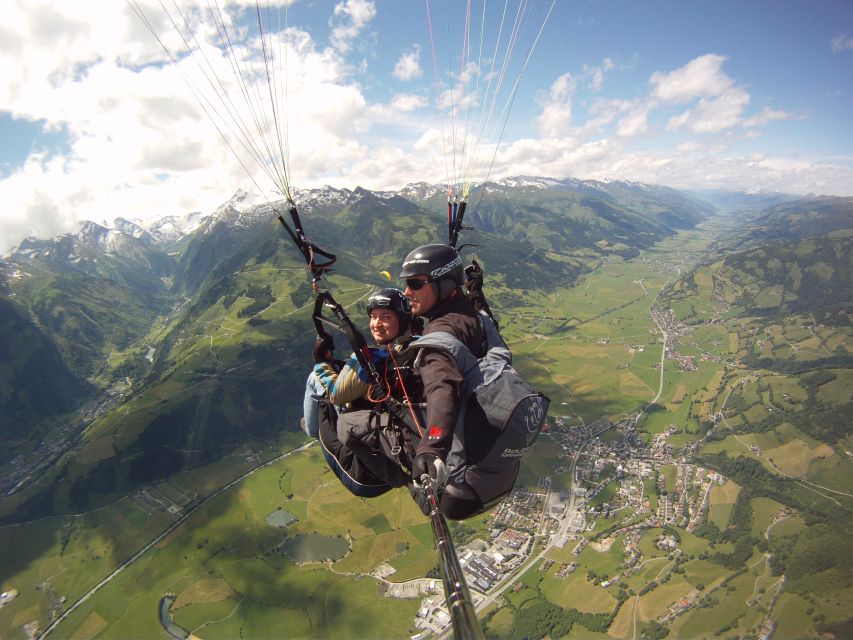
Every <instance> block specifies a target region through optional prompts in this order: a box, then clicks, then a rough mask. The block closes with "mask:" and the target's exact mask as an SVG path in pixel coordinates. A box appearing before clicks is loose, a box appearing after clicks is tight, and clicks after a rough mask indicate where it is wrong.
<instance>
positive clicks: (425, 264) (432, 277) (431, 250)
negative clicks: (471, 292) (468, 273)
mask: <svg viewBox="0 0 853 640" xmlns="http://www.w3.org/2000/svg"><path fill="white" fill-rule="evenodd" d="M412 276H427V277H428V278H429V281H430V282H438V283H439V286H438V298H439V300H443V299H444V298H446V297H447V296H449V295H450V292H451V291H453V290H454V289H456V287H460V286H462V282H464V280H465V273H464V271H463V269H462V258H460V257H459V254H458V253H457V252H456V249H454V248H453V247H451V246H450V245H449V244H425V245H424V246H422V247H418V248H417V249H415V250H414V251H412V252H411V253H409V255H407V256H406V258H405V259H404V260H403V268H402V270H401V271H400V277H401V278H410V277H412ZM445 282H446V283H447V284H444V283H445Z"/></svg>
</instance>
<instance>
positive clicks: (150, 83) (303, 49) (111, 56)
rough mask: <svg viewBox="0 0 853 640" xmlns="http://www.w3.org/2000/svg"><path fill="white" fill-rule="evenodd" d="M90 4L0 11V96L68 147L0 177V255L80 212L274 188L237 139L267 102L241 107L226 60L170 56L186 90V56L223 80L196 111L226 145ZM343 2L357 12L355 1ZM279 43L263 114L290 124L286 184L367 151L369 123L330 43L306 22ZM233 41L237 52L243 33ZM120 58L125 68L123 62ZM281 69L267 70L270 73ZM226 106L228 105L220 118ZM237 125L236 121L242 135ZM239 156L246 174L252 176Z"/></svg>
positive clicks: (128, 28) (138, 36)
mask: <svg viewBox="0 0 853 640" xmlns="http://www.w3.org/2000/svg"><path fill="white" fill-rule="evenodd" d="M193 1H194V0H193ZM92 4H93V5H95V6H96V7H97V10H96V9H94V8H91V9H90V5H89V4H88V3H83V5H80V7H77V6H75V7H71V5H67V7H66V5H65V4H64V3H63V4H56V5H52V6H51V8H50V10H49V11H47V10H43V9H42V8H40V7H38V6H34V7H32V8H31V7H30V4H29V3H26V4H25V3H23V2H22V3H20V4H17V5H15V6H14V7H12V12H13V14H14V15H15V17H16V20H17V21H18V22H19V24H20V25H21V33H22V34H24V37H23V38H22V39H21V41H20V42H19V43H18V45H22V47H23V48H21V49H10V48H9V47H6V48H4V47H2V45H0V66H2V67H3V68H4V69H9V70H10V73H8V74H3V76H2V77H0V104H2V105H3V110H4V111H7V112H8V113H10V114H12V115H14V116H15V117H18V118H25V119H29V120H32V121H39V120H44V121H45V122H46V123H48V125H49V126H50V127H52V128H55V129H61V130H63V131H65V132H67V135H68V149H67V150H66V151H63V152H59V154H58V155H54V156H53V157H47V156H44V155H33V156H31V157H30V158H29V160H28V161H27V162H26V163H25V164H24V165H23V166H22V167H20V168H18V169H17V170H14V171H13V172H12V173H11V174H10V175H8V176H6V177H5V178H4V179H2V180H0V201H2V202H3V203H4V207H3V208H2V210H0V236H2V237H3V242H2V245H3V246H0V251H5V250H7V249H8V248H10V247H11V246H13V245H14V244H17V242H19V241H20V240H22V239H23V238H24V237H25V236H26V235H29V234H43V233H47V232H48V230H58V231H67V230H70V229H72V228H73V227H74V226H75V225H76V224H77V223H78V222H79V221H80V220H84V219H96V220H104V219H107V220H112V219H113V218H115V217H116V216H117V215H122V216H124V217H128V218H132V217H148V216H151V215H157V214H163V213H171V212H174V211H175V210H181V209H184V210H210V209H212V208H213V207H215V206H216V205H217V204H219V203H220V202H221V201H222V200H224V199H225V198H227V197H228V196H229V195H230V193H231V192H233V190H234V189H236V188H238V187H240V186H243V187H247V188H250V189H252V190H255V191H258V190H259V188H258V185H259V186H260V190H262V191H263V192H264V193H265V194H266V195H267V196H268V197H277V196H276V190H275V189H274V188H273V187H272V184H271V182H270V180H268V179H267V178H266V177H265V176H263V175H262V174H261V173H260V171H259V169H260V166H259V165H258V163H257V162H255V161H254V160H253V159H252V158H251V157H250V155H249V154H248V153H247V152H246V150H245V149H244V148H243V146H242V142H241V140H242V139H244V138H248V139H250V140H252V141H253V142H255V143H258V142H259V141H260V140H261V139H262V138H261V136H262V132H266V133H270V132H272V131H273V119H272V115H271V114H272V112H271V110H269V107H268V106H266V107H264V108H263V109H262V112H263V113H264V115H265V116H266V117H267V121H261V120H258V121H256V120H255V119H253V118H252V117H250V116H249V115H248V112H247V108H246V106H245V104H244V103H243V102H242V96H241V91H240V89H239V88H238V87H237V85H236V83H235V82H234V80H233V75H232V73H231V69H230V63H229V61H228V59H227V58H225V57H224V56H222V55H221V52H219V51H218V50H216V49H213V48H210V47H207V48H206V58H200V57H199V55H198V54H196V55H194V56H192V57H190V56H186V57H183V59H182V61H181V63H180V69H181V71H183V73H184V75H185V76H186V77H187V78H189V79H191V80H192V81H193V82H194V85H195V87H196V90H197V91H201V92H204V91H210V85H209V84H208V82H207V80H206V79H205V78H204V77H203V76H202V74H201V72H200V65H203V66H204V67H205V68H211V69H215V72H216V75H217V76H218V77H219V78H220V79H221V80H222V82H223V83H224V86H225V87H226V89H225V91H226V93H227V94H228V95H230V96H231V98H232V99H233V102H231V103H227V104H226V103H224V102H221V101H218V99H217V98H215V97H214V96H213V95H212V94H211V95H210V97H209V101H207V102H205V108H206V109H207V111H208V113H210V114H212V115H213V117H214V119H215V120H217V121H218V126H219V128H220V130H221V131H222V132H223V133H224V134H225V136H226V138H228V140H229V143H230V145H231V150H229V148H228V147H227V146H226V145H225V143H224V142H223V141H222V138H221V136H220V135H219V133H218V132H217V131H216V129H215V128H214V126H213V124H212V123H211V122H210V119H209V118H208V117H207V115H205V113H204V109H203V108H202V106H201V105H200V104H199V103H198V102H197V101H196V98H195V97H194V96H193V91H192V90H191V89H190V88H189V87H188V86H187V84H186V83H185V81H184V78H182V77H181V73H179V69H178V67H176V66H174V65H172V64H168V63H167V62H166V63H165V64H163V62H159V61H163V58H164V57H165V56H164V53H163V51H162V49H158V47H159V45H158V44H157V42H156V40H155V39H154V38H153V36H152V35H151V34H150V33H148V32H147V30H146V29H145V28H144V27H143V28H142V29H140V28H139V26H140V25H141V24H142V23H141V21H140V20H139V18H138V17H137V16H136V15H135V14H134V13H133V12H132V11H131V10H130V9H129V8H128V6H127V5H126V4H125V3H112V2H103V3H92ZM357 4H358V3H356V5H357ZM253 6H254V5H253ZM61 11H66V12H67V13H68V16H65V15H63V14H61V13H59V12H61ZM99 11H100V13H99ZM77 12H80V13H81V15H80V16H78V17H79V19H77V18H75V14H76V13H77ZM149 12H153V13H151V14H150V15H151V16H152V17H153V18H156V20H155V22H156V21H157V20H159V22H160V23H163V24H164V16H163V15H162V9H160V8H159V7H157V6H156V5H155V7H154V8H153V9H149ZM353 12H354V14H355V15H363V13H359V10H358V9H357V8H356V9H353ZM202 15H203V14H199V16H202ZM199 20H200V22H198V23H197V26H198V27H199V28H198V31H197V34H196V35H197V37H198V39H199V41H201V42H204V37H205V34H208V35H210V34H212V33H213V29H212V27H210V25H206V23H204V22H203V21H201V17H199ZM359 20H361V18H359ZM164 28H165V29H166V31H164V36H165V37H167V38H171V37H173V36H175V34H174V33H173V32H171V31H169V29H171V27H170V26H166V25H165V24H164ZM287 42H288V45H289V46H288V71H289V80H288V84H287V99H286V100H285V99H284V95H283V93H282V94H281V95H280V96H279V101H280V104H279V111H278V112H277V114H276V117H277V118H279V119H280V120H281V121H287V122H289V123H291V126H290V127H288V129H287V134H288V136H289V159H290V166H291V167H298V169H295V170H294V172H293V173H292V174H291V180H292V181H293V183H294V184H295V185H296V186H312V185H313V184H315V182H314V181H315V180H316V181H321V180H326V179H328V178H329V177H332V178H337V179H338V180H340V179H341V176H345V175H347V170H348V167H349V166H350V165H351V164H352V163H353V162H355V161H356V160H357V159H358V158H361V157H363V156H364V155H368V154H367V151H366V150H365V148H364V147H363V146H362V145H361V144H360V143H359V142H358V140H357V136H358V135H359V134H360V132H361V131H363V130H364V128H365V127H367V126H369V125H370V122H369V120H365V115H366V113H367V104H366V100H365V98H364V96H363V94H362V92H361V90H360V88H359V87H358V86H357V85H356V84H354V83H352V82H351V81H350V80H348V79H347V77H346V75H345V71H344V70H345V69H346V66H345V63H344V61H343V60H342V59H341V58H340V57H339V55H338V54H337V53H335V52H334V50H332V49H328V50H320V49H318V48H317V47H316V45H315V43H314V42H313V40H312V39H311V37H310V36H309V35H308V34H307V33H306V32H302V31H298V30H296V29H291V30H290V31H289V32H288V40H287ZM247 44H248V46H249V48H250V49H251V47H253V46H255V45H256V44H257V43H252V42H251V41H249V42H248V43H247ZM273 44H274V49H273V50H274V51H276V52H281V51H283V45H284V40H283V39H282V36H281V35H277V36H274V37H273ZM16 46H17V45H16ZM102 47H103V48H102ZM279 59H281V57H280V58H279ZM143 61H149V62H155V61H158V62H159V63H158V64H156V65H150V64H141V63H143ZM129 62H133V63H134V66H127V64H128V63H129ZM140 65H141V66H140ZM208 65H210V66H209V67H208ZM282 69H283V65H281V66H278V67H277V69H276V70H277V71H278V72H279V73H282V74H283V71H282ZM260 77H262V78H263V77H264V76H263V75H262V76H260ZM248 91H249V93H250V94H251V95H254V96H256V97H255V98H254V99H253V100H252V102H253V103H255V104H257V103H265V102H268V94H267V91H266V86H260V87H252V86H251V85H249V86H248ZM256 91H257V93H255V92H256ZM415 105H416V100H415V99H413V98H409V99H406V98H404V97H401V98H400V99H399V101H398V102H397V103H396V105H395V108H396V109H398V110H399V111H403V110H405V109H412V108H414V107H415ZM228 111H232V112H233V113H238V112H239V113H240V114H241V115H239V117H237V118H235V117H231V116H229V115H227V113H228ZM217 113H218V114H219V116H217V115H216V114H217ZM220 116H221V117H220ZM237 121H239V122H240V123H242V124H241V126H242V125H245V126H247V127H248V128H247V129H246V130H245V131H244V132H243V133H241V132H240V130H239V129H238V125H237ZM292 123H299V126H298V127H297V126H292ZM268 140H269V147H267V148H265V149H264V150H263V151H262V152H261V154H262V155H264V156H265V155H268V153H275V151H274V150H275V149H277V148H278V141H277V139H276V138H275V137H270V138H268ZM232 150H233V151H234V153H236V154H237V155H238V156H239V157H240V162H238V161H237V160H236V159H235V157H234V155H232ZM241 162H242V164H243V165H245V167H246V169H248V170H249V171H250V172H251V173H252V174H253V175H254V176H256V180H257V185H255V184H253V183H252V181H251V180H250V179H249V178H248V177H247V175H246V174H245V172H244V171H243V168H242V167H241ZM28 221H29V222H28Z"/></svg>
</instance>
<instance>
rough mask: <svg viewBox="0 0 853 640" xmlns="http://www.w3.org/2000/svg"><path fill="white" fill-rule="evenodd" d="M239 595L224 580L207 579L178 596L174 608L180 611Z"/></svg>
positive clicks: (194, 584) (196, 583) (192, 585)
mask: <svg viewBox="0 0 853 640" xmlns="http://www.w3.org/2000/svg"><path fill="white" fill-rule="evenodd" d="M236 595H237V594H236V593H234V591H232V590H231V587H230V586H228V583H227V582H225V580H223V579H222V578H207V579H204V580H199V581H198V582H195V583H193V584H191V585H190V586H189V587H187V588H186V589H184V590H183V591H181V592H180V593H179V594H178V597H177V599H176V600H175V603H174V605H173V607H174V608H175V609H180V608H181V607H184V606H186V605H188V604H196V603H198V602H219V601H220V600H225V599H227V598H230V597H231V596H236Z"/></svg>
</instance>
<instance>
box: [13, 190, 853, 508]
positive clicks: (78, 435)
mask: <svg viewBox="0 0 853 640" xmlns="http://www.w3.org/2000/svg"><path fill="white" fill-rule="evenodd" d="M446 193H447V191H446V189H445V188H444V187H443V186H442V185H428V184H425V183H417V184H412V185H408V186H407V187H406V188H404V189H402V190H400V191H399V192H374V191H369V190H366V189H362V188H356V189H353V190H349V189H333V188H330V187H326V188H323V189H314V190H308V191H302V192H296V194H295V200H296V202H297V203H298V206H299V211H300V214H301V217H302V221H303V223H304V226H305V231H306V233H307V234H308V236H309V237H311V239H312V240H314V241H315V242H317V244H319V245H320V246H323V247H325V248H328V249H330V250H333V251H334V252H335V253H336V254H337V258H338V259H337V262H336V264H335V268H336V271H335V274H334V275H333V276H331V277H330V278H328V279H327V280H328V282H327V284H329V285H331V286H332V289H333V291H334V293H335V296H336V298H337V299H338V300H339V301H340V302H341V303H342V304H344V305H345V306H346V307H347V308H349V309H350V313H351V314H352V315H353V319H354V320H355V322H356V324H363V323H362V322H361V321H362V317H361V313H360V312H359V311H358V309H359V304H360V300H362V299H363V298H364V296H365V295H366V294H367V293H368V292H369V291H370V290H371V289H372V288H375V287H377V286H381V285H382V284H383V283H386V281H384V280H383V279H382V278H381V276H380V275H379V273H380V272H381V271H383V270H390V271H391V272H392V273H394V270H395V269H396V267H397V265H398V264H399V260H400V258H401V257H402V256H403V255H405V253H406V252H407V251H408V250H410V249H411V248H412V247H414V246H417V245H419V244H424V243H427V242H437V241H443V240H444V238H445V237H446V231H445V229H444V224H443V219H444V211H445V210H446V207H447V196H446ZM474 194H475V195H474V197H472V198H471V200H470V202H469V203H468V211H467V213H466V218H465V223H466V224H468V225H471V226H473V230H467V231H464V232H463V237H462V240H461V242H464V243H470V244H473V245H475V246H474V247H473V248H469V249H467V250H466V254H467V252H468V251H470V250H473V251H475V253H476V256H477V258H478V260H480V261H481V262H482V263H483V264H484V265H485V268H486V273H487V284H488V286H489V287H490V290H491V291H493V292H494V295H493V299H494V300H495V301H496V304H497V307H498V309H500V308H501V306H502V305H503V306H506V305H510V304H512V301H513V300H514V299H516V297H517V296H518V295H526V294H545V293H548V292H552V291H554V290H555V289H556V288H558V287H566V286H571V283H572V282H574V281H575V280H576V279H577V278H578V276H580V275H581V274H583V273H586V272H588V271H590V270H592V269H594V268H595V267H596V266H597V265H600V264H601V263H602V261H606V260H621V259H626V258H630V257H632V256H634V255H636V254H637V253H638V252H639V251H640V250H642V249H644V248H647V247H650V246H652V245H653V244H654V243H656V242H658V241H660V240H661V239H664V238H667V237H671V236H673V235H674V234H676V233H677V232H678V230H680V229H689V228H692V227H694V226H695V225H697V224H700V223H701V222H702V221H703V220H705V219H706V218H707V217H708V216H710V215H711V214H713V213H715V211H716V208H715V206H714V205H713V204H711V203H709V202H707V201H703V200H700V199H698V198H697V197H695V196H693V195H690V194H687V193H683V192H679V191H676V190H672V189H668V188H664V187H658V186H653V185H643V184H637V183H628V182H598V181H581V180H575V179H564V180H555V179H548V178H537V177H517V178H512V179H506V180H502V181H499V182H490V183H488V184H485V185H479V186H477V187H476V188H475V189H474ZM728 200H729V201H730V202H734V201H736V200H737V198H736V196H735V195H733V194H729V196H728ZM849 200H850V199H838V198H834V199H812V200H802V199H801V200H799V201H797V202H789V203H786V204H779V203H774V204H775V207H776V208H775V209H773V210H767V211H765V212H763V213H755V214H750V215H754V216H756V217H755V220H754V221H753V222H754V223H755V224H754V228H755V229H756V231H755V233H756V234H758V233H759V232H758V231H757V230H758V229H759V228H763V229H766V231H765V232H764V233H768V234H772V233H777V234H784V233H785V229H786V227H785V223H784V222H780V223H778V224H777V223H775V222H774V221H775V220H779V219H780V217H784V215H786V214H791V212H796V211H801V210H809V211H815V212H816V213H815V215H816V216H818V218H819V219H820V220H823V219H824V218H826V217H831V211H837V212H844V211H846V212H847V213H848V215H849V211H850V202H849ZM833 207H834V209H833ZM745 208H747V207H745ZM827 208H828V209H827ZM827 210H831V211H830V213H827ZM278 214H282V215H284V216H285V217H286V204H285V203H284V202H274V203H268V202H258V201H257V199H256V198H254V197H253V196H252V195H251V194H247V193H245V192H238V193H236V194H235V195H234V197H233V198H231V199H230V200H229V201H227V202H226V203H224V204H223V205H222V206H220V207H219V208H218V209H217V210H216V211H214V212H212V213H210V214H209V215H201V214H198V213H194V214H192V215H190V216H186V217H178V216H169V217H166V218H160V219H157V220H153V221H146V222H133V221H128V220H124V219H121V218H119V219H117V220H116V221H115V222H114V223H113V225H112V227H107V226H104V225H99V224H95V223H86V224H85V225H83V227H82V228H81V229H80V231H79V232H77V233H74V234H66V235H63V236H60V237H58V238H53V239H47V240H36V239H28V240H26V241H24V242H23V243H22V244H21V245H20V246H19V247H18V248H17V249H16V250H15V251H13V252H12V253H11V254H10V255H9V256H7V257H6V258H4V260H3V261H2V264H0V323H2V327H3V328H4V329H5V331H3V332H2V334H0V354H2V355H3V358H2V363H3V364H2V366H0V416H2V419H0V420H2V424H0V434H2V435H0V438H2V444H3V447H2V448H0V451H2V453H0V465H2V466H0V469H2V471H3V473H4V474H5V478H6V479H5V480H4V483H3V486H2V487H0V488H2V489H3V491H4V493H8V492H10V491H11V492H13V493H14V499H13V502H14V504H13V506H14V507H15V508H16V509H17V512H16V514H15V518H27V517H34V516H37V515H39V514H42V513H46V512H50V511H53V510H54V509H55V508H56V507H57V506H58V505H70V506H71V507H73V508H74V509H80V508H82V507H88V506H94V505H95V504H97V503H98V502H99V501H103V500H106V499H108V498H109V496H110V495H112V494H117V493H120V492H126V491H127V490H129V489H131V488H132V487H134V486H137V485H139V484H140V483H144V482H150V481H152V480H155V479H158V478H162V477H166V476H168V475H170V474H172V473H175V472H177V471H180V470H183V469H187V468H192V467H194V466H197V465H199V464H202V463H205V462H209V461H211V460H214V459H216V458H218V457H221V456H222V455H225V454H227V453H229V452H231V451H233V450H234V449H235V448H236V447H238V446H240V445H253V444H257V443H260V442H267V443H268V442H270V441H274V440H275V438H276V437H277V435H278V434H280V433H281V432H282V430H291V431H292V430H295V429H298V426H297V425H298V420H299V416H300V415H301V399H302V390H303V385H304V377H305V374H306V371H307V368H308V365H309V360H308V354H309V352H310V344H311V341H312V340H313V326H312V324H311V318H310V314H311V310H310V308H311V306H312V291H311V285H310V278H309V275H308V274H307V272H306V270H305V267H304V261H303V260H302V257H301V256H300V255H299V253H298V252H297V251H296V250H295V248H294V246H293V243H292V242H291V241H290V239H289V237H288V236H287V234H286V233H284V230H283V229H281V227H280V225H279V223H278V221H277V220H276V215H278ZM814 224H815V222H814V221H812V225H814ZM827 224H828V225H829V226H826V225H823V223H821V225H822V226H819V227H814V226H813V227H812V228H820V229H824V227H826V228H829V227H831V226H832V223H827ZM762 225H763V226H762ZM774 225H776V226H774ZM788 228H789V229H790V225H789V226H788ZM807 229H808V227H807V226H806V227H803V230H804V231H805V230H807ZM774 230H775V231H774ZM767 237H769V236H765V239H766V238H767ZM757 238H758V236H756V239H757ZM466 257H467V256H466ZM493 306H495V305H494V304H493ZM339 343H340V344H339V346H338V348H339V351H341V352H342V351H344V350H346V349H347V348H348V347H347V346H346V345H344V344H343V339H342V338H341V339H340V340H339ZM69 425H71V426H70V427H69ZM60 432H61V434H62V437H61V438H58V436H57V434H58V433H60ZM52 439H54V440H55V439H58V440H61V443H62V444H61V445H57V446H56V447H54V448H52V449H51V450H50V454H49V455H47V456H45V454H44V452H43V451H42V450H40V449H39V448H38V445H39V443H41V442H44V441H50V440H52ZM35 455H38V456H39V460H43V461H47V462H49V463H50V464H41V465H37V464H36V465H34V464H33V463H32V462H31V459H32V457H33V456H35ZM21 469H26V474H23V472H21ZM22 475H23V476H24V477H22ZM57 478H61V479H63V480H65V482H62V483H58V482H54V480H56V479H57ZM36 480H39V482H36Z"/></svg>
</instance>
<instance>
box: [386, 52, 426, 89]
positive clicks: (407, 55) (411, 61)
mask: <svg viewBox="0 0 853 640" xmlns="http://www.w3.org/2000/svg"><path fill="white" fill-rule="evenodd" d="M392 75H393V76H394V77H395V78H396V79H397V80H400V81H402V82H409V81H411V80H417V79H419V78H420V77H422V76H423V69H422V68H421V48H420V46H417V45H416V46H415V47H414V48H413V49H412V50H411V51H404V52H403V53H402V54H401V55H400V59H399V60H397V64H395V65H394V71H393V72H392Z"/></svg>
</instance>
